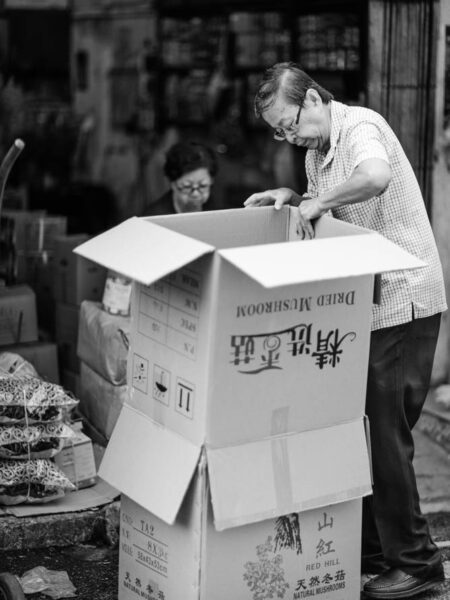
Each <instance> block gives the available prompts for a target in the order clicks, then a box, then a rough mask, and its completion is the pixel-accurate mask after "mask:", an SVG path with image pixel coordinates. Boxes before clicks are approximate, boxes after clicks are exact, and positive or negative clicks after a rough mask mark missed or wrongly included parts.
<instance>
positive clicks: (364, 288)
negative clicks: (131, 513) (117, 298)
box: [76, 207, 423, 600]
mask: <svg viewBox="0 0 450 600" xmlns="http://www.w3.org/2000/svg"><path fill="white" fill-rule="evenodd" d="M293 215H294V212H293V209H290V208H284V209H282V210H280V211H274V210H273V208H271V207H270V208H266V209H264V208H258V209H245V210H242V209H237V210H227V211H214V212H211V213H193V214H184V215H173V216H165V217H156V218H133V219H129V220H127V221H125V222H124V223H122V224H121V225H119V226H117V227H115V228H113V229H111V230H110V231H108V232H106V233H104V234H101V235H100V236H97V237H96V238H94V239H92V240H90V241H88V242H86V243H85V244H83V245H82V246H80V247H79V248H77V249H76V252H78V253H80V254H81V255H82V256H85V257H86V258H88V259H89V260H93V261H96V262H98V263H100V264H101V265H103V266H104V267H106V268H110V269H113V270H115V271H117V272H119V273H122V274H124V275H127V276H129V277H131V278H132V279H133V280H134V282H135V284H134V287H133V297H132V308H131V335H130V352H129V360H128V382H129V385H130V393H129V398H128V400H127V403H126V404H125V405H124V407H123V409H122V412H121V415H120V417H119V419H118V422H117V424H116V427H115V430H114V432H113V435H112V437H111V440H110V442H109V444H108V448H107V451H106V453H105V457H104V459H103V462H102V465H101V467H100V471H99V473H100V475H101V477H103V478H104V479H105V480H106V481H108V482H109V483H110V484H111V485H113V486H114V487H116V488H117V489H119V490H120V491H121V492H122V493H123V494H124V495H125V496H127V497H128V498H129V499H131V500H132V501H133V502H135V503H137V505H139V506H141V507H142V509H143V510H144V511H146V514H147V517H148V519H159V520H160V521H161V522H164V523H166V524H167V527H166V528H165V529H164V536H166V535H167V536H170V535H173V536H175V537H176V538H177V539H182V538H183V539H184V538H186V540H187V541H186V544H187V546H186V548H187V549H189V548H192V544H191V541H190V540H192V539H193V538H195V542H192V543H195V544H199V545H198V546H196V548H197V549H196V550H195V552H194V554H193V555H192V556H191V555H190V554H188V553H187V554H185V555H184V562H183V560H182V557H181V555H178V554H177V551H175V550H174V551H173V556H174V558H173V559H170V560H171V564H173V568H171V573H173V574H172V575H169V576H166V574H164V573H159V572H157V573H156V574H155V573H153V575H154V577H157V579H153V580H150V579H149V580H148V581H149V583H148V585H149V586H150V587H151V586H152V584H151V581H154V582H156V583H157V585H158V586H159V588H158V590H159V591H158V593H160V592H161V593H162V594H163V596H162V597H164V599H165V600H178V598H179V597H180V594H181V593H182V594H183V598H186V599H188V598H196V599H199V598H200V599H201V600H203V599H205V600H210V599H211V598H214V600H225V599H227V600H228V599H229V598H239V600H241V599H242V600H245V599H246V598H248V599H249V600H259V598H264V596H258V595H257V592H256V591H253V592H251V591H249V589H247V591H246V592H245V594H244V592H243V589H246V588H245V586H244V588H242V565H241V566H240V567H239V569H240V570H239V573H237V572H235V570H234V567H235V561H236V560H237V559H238V557H237V556H236V551H237V550H233V549H232V548H236V549H239V548H241V546H242V548H243V547H244V546H243V544H247V541H248V543H249V544H250V545H249V546H248V547H246V550H245V552H246V553H247V550H248V559H247V560H248V561H251V560H253V559H254V558H255V557H254V556H253V559H252V558H251V555H250V549H251V550H252V552H253V555H254V552H255V548H256V546H257V545H259V544H264V542H265V541H266V540H267V537H268V533H267V531H269V530H270V531H272V530H273V521H274V519H275V520H276V519H277V518H279V517H282V516H284V515H290V514H292V513H304V512H305V511H308V514H310V515H312V516H310V517H309V518H308V517H305V518H306V521H307V522H308V523H309V522H310V523H313V522H316V521H317V518H318V515H319V514H321V513H323V512H327V511H328V509H327V508H324V507H330V506H333V507H342V508H338V512H339V511H342V513H341V517H342V522H344V523H345V525H342V531H343V532H344V531H345V532H346V533H345V534H344V533H342V536H341V535H340V536H339V539H340V542H339V543H340V544H341V543H342V560H344V558H345V560H346V561H347V560H348V563H347V562H346V567H345V568H346V569H348V572H349V579H348V583H346V587H345V589H341V588H339V587H336V588H333V589H330V590H329V591H324V592H323V594H322V598H323V599H324V600H325V599H327V600H328V598H329V599H331V598H332V599H333V600H353V599H356V598H359V580H358V577H359V552H360V548H359V537H360V527H361V523H360V502H361V501H360V498H361V497H362V496H364V495H367V494H369V493H370V492H371V482H370V467H369V458H368V452H367V445H366V438H365V431H364V424H363V414H364V398H365V389H366V377H367V360H368V352H369V342H370V322H371V308H372V300H373V292H374V285H373V282H374V274H376V273H380V272H384V271H391V270H399V269H405V268H418V267H420V266H422V265H423V263H422V262H421V261H419V260H418V259H416V258H415V257H413V256H411V255H409V254H408V253H406V252H404V251H403V250H402V249H400V248H399V247H397V246H396V245H394V244H392V243H391V242H389V241H388V240H386V239H385V238H383V237H382V236H380V235H378V234H376V233H374V232H371V231H368V230H365V229H362V228H359V227H355V226H352V225H349V224H346V223H343V222H340V221H337V220H334V219H331V218H329V217H323V218H321V219H320V220H319V221H318V222H317V223H316V238H315V239H314V240H311V241H298V240H296V235H295V223H294V219H293ZM203 462H206V464H207V469H208V482H209V484H208V485H207V481H206V478H205V471H204V467H202V463H203ZM199 465H200V466H199ZM190 482H193V483H192V484H191V486H193V488H192V489H193V491H192V489H191V491H189V492H188V493H187V494H186V492H187V490H188V487H189V484H190ZM183 499H184V501H183ZM210 500H211V503H212V512H211V510H210V507H209V502H210ZM125 502H126V501H125ZM189 505H190V506H191V508H189ZM133 510H134V509H133ZM333 510H334V509H333ZM310 511H311V512H310ZM197 513H198V514H199V515H200V516H197V517H196V516H195V515H196V514H197ZM211 514H212V515H213V516H211ZM336 514H337V513H336ZM123 515H124V517H123V518H126V515H127V513H126V512H124V513H123ZM150 515H154V516H150ZM189 515H190V516H189ZM345 515H347V516H345ZM301 516H302V518H303V515H301ZM141 517H142V513H141ZM147 517H146V518H147ZM341 517H339V520H340V519H341ZM142 518H143V517H142ZM212 518H213V521H214V527H212V526H209V525H208V523H211V520H212ZM144 521H145V519H144ZM198 523H202V527H203V529H202V531H200V530H199V529H198ZM170 526H171V527H172V528H173V529H172V530H171V529H170ZM133 527H137V525H136V522H134V525H133ZM205 527H206V529H204V528H205ZM305 527H309V525H308V526H306V525H305ZM311 527H312V525H311ZM169 531H172V533H169ZM206 531H208V533H205V532H206ZM247 531H248V532H250V531H252V532H253V531H257V535H255V536H254V537H252V536H251V535H250V533H248V534H247V533H242V532H247ZM183 532H184V533H183ZM218 532H221V533H218ZM127 535H128V534H127V533H126V532H123V536H125V537H123V538H122V543H123V542H126V539H127ZM252 535H253V534H252ZM311 535H312V534H311ZM345 536H347V537H345ZM239 540H240V541H239ZM258 540H260V541H258ZM311 540H313V538H312V537H311ZM345 540H347V541H345ZM162 541H164V539H163V540H162ZM200 542H201V543H200ZM148 543H149V545H148V546H144V547H142V546H140V542H136V543H135V542H134V541H133V542H132V544H131V546H130V547H129V548H128V547H127V546H126V545H125V546H122V554H121V564H122V567H121V577H124V576H125V575H124V570H123V565H124V564H127V561H129V560H132V561H133V564H134V563H135V562H139V557H140V562H141V563H147V559H146V558H145V556H146V554H145V553H146V552H147V551H148V550H150V551H152V545H151V544H153V541H152V540H150V541H149V542H148ZM183 543H184V542H183ZM133 544H135V545H133ZM190 544H191V546H190ZM310 544H313V541H311V542H308V548H310V550H308V554H305V556H300V557H297V562H296V561H295V560H294V562H293V563H292V564H293V565H294V566H292V567H289V569H290V570H289V575H288V577H289V582H290V583H289V585H290V587H289V592H287V591H286V590H287V589H288V588H286V590H285V592H284V596H281V597H285V598H289V599H290V600H291V599H293V598H296V597H298V598H302V597H306V596H303V595H301V594H300V595H298V596H294V595H293V594H294V591H293V589H292V585H293V581H294V580H293V578H292V577H293V576H294V575H293V574H294V572H295V573H296V575H295V576H294V578H295V577H296V580H297V581H301V580H303V579H305V578H306V577H307V576H308V574H309V573H308V569H310V570H313V568H312V567H308V565H312V564H314V561H312V562H311V560H312V559H310V558H309V557H310V554H309V552H310V551H311V552H312V550H311V548H312V546H311V545H310ZM216 546H217V547H216ZM215 547H216V553H217V554H216V557H217V560H216V559H214V558H213V557H214V548H215ZM305 547H306V546H305ZM230 548H231V550H230ZM142 552H144V554H139V553H142ZM340 552H341V551H340ZM130 553H131V555H130ZM150 554H151V552H150ZM170 556H172V554H171V555H170ZM175 556H178V558H175ZM157 558H158V556H157ZM151 560H152V559H151V558H149V559H148V561H150V563H151ZM214 560H216V562H214ZM239 560H240V558H239ZM270 560H271V561H275V562H276V561H277V560H278V559H276V560H275V556H272V557H271V558H270ZM283 560H284V558H283ZM286 561H287V562H289V564H291V561H292V558H289V559H288V558H287V557H286ZM150 563H148V564H147V566H149V564H150ZM219 565H220V568H221V569H222V571H224V573H225V575H222V577H225V580H226V581H225V582H224V583H223V585H222V584H220V586H219V584H216V583H215V582H216V581H218V576H217V577H216V575H217V573H216V570H217V568H218V567H219ZM141 566H142V565H141ZM144 566H145V565H144ZM325 566H327V565H325V564H322V563H321V566H320V569H324V568H325ZM150 567H151V564H150ZM145 568H147V567H145ZM318 569H319V567H318ZM150 571H151V568H150ZM144 572H145V573H146V574H147V576H148V577H150V572H149V571H148V572H147V570H146V571H144ZM286 573H287V571H286ZM326 575H327V573H326V572H323V577H326ZM131 576H132V575H131V572H130V578H131ZM357 580H358V581H357ZM123 581H125V580H123ZM227 581H229V582H233V584H232V586H231V584H230V586H228V587H227ZM121 582H122V579H121ZM238 582H239V583H238ZM126 583H127V585H125V583H123V582H122V583H121V588H120V594H121V595H120V596H119V597H120V599H121V600H122V599H123V600H125V599H126V600H131V598H136V593H137V592H136V589H137V588H136V582H135V583H132V582H130V581H128V580H127V582H126ZM128 584H129V586H131V587H129V586H128ZM234 585H236V587H233V586H234ZM297 585H298V587H299V590H298V592H299V593H300V592H303V591H304V590H303V589H302V587H301V585H300V584H297ZM133 586H134V588H136V589H134V588H133ZM215 586H218V587H215ZM239 586H240V587H239ZM145 594H147V596H145ZM152 594H153V592H150V591H148V590H147V591H145V590H144V594H141V596H142V597H146V598H151V599H152V600H153V598H158V596H157V595H155V594H153V595H152ZM188 594H191V595H188ZM309 595H312V593H311V594H309ZM160 597H161V596H160Z"/></svg>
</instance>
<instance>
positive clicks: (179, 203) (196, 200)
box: [170, 167, 213, 212]
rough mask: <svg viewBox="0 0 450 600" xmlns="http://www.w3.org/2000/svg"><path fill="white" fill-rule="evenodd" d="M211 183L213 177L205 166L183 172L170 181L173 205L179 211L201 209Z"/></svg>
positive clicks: (206, 198)
mask: <svg viewBox="0 0 450 600" xmlns="http://www.w3.org/2000/svg"><path fill="white" fill-rule="evenodd" d="M212 183H213V179H212V177H211V175H210V174H209V171H208V169H207V168H206V167H201V168H200V169H196V170H195V171H191V172H190V173H185V174H184V175H182V176H181V177H179V178H178V179H177V180H176V181H172V183H171V184H170V185H171V188H172V192H173V198H174V203H175V207H176V208H177V209H178V210H179V211H180V212H194V211H197V210H201V209H202V206H203V204H205V202H206V201H207V200H208V198H209V194H210V192H211V185H212Z"/></svg>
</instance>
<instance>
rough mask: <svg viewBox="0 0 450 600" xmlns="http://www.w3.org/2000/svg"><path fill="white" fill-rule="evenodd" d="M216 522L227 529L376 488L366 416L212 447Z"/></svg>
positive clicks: (209, 454)
mask: <svg viewBox="0 0 450 600" xmlns="http://www.w3.org/2000/svg"><path fill="white" fill-rule="evenodd" d="M207 460H208V473H209V480H210V487H211V496H212V505H213V512H214V522H215V526H216V529H218V530H222V529H227V528H229V527H236V526H239V525H244V524H247V523H252V522H257V521H262V520H264V519H268V518H276V517H279V516H281V515H286V514H288V513H292V512H302V511H305V510H310V509H313V508H318V507H321V506H326V505H329V504H335V503H338V502H344V501H346V500H350V499H353V498H358V497H362V496H365V495H368V494H370V493H371V478H370V466H369V457H368V449H367V444H366V436H365V430H364V424H363V420H362V419H361V420H358V421H354V422H351V423H345V424H343V425H336V426H334V427H327V428H324V429H317V430H314V431H306V432H302V433H297V434H286V435H280V436H274V437H272V438H267V439H265V440H261V441H258V442H252V443H249V444H242V445H239V446H230V447H225V448H215V449H213V448H208V449H207Z"/></svg>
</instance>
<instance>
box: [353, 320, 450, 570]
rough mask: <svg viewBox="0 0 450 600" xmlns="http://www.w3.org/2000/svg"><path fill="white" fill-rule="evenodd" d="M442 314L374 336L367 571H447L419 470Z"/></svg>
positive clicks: (365, 538)
mask: <svg viewBox="0 0 450 600" xmlns="http://www.w3.org/2000/svg"><path fill="white" fill-rule="evenodd" d="M440 318H441V315H440V314H436V315H433V316H432V317H427V318H424V319H415V320H413V321H410V322H409V323H405V324H403V325H398V326H394V327H387V328H385V329H380V330H377V331H373V332H372V336H371V344H370V357H369V374H368V384H367V397H366V414H367V416H368V417H369V422H370V435H371V446H372V464H373V478H374V483H373V495H372V496H369V497H367V498H364V502H363V531H362V571H363V572H366V573H378V572H381V570H383V568H386V567H397V568H400V569H402V570H403V571H405V572H406V573H408V574H410V575H414V576H416V577H421V578H428V577H430V576H433V575H435V574H438V573H440V572H441V571H442V565H441V557H440V553H439V550H438V548H437V547H436V545H435V544H434V543H433V542H432V540H431V537H430V532H429V529H428V524H427V521H426V519H425V517H424V516H423V515H422V513H421V510H420V506H419V495H418V492H417V484H416V477H415V473H414V468H413V464H412V461H413V456H414V441H413V437H412V433H411V430H412V428H413V427H414V425H415V424H416V422H417V420H418V418H419V416H420V413H421V410H422V407H423V404H424V401H425V398H426V395H427V392H428V388H429V383H430V377H431V369H432V366H433V358H434V352H435V349H436V343H437V337H438V333H439V325H440Z"/></svg>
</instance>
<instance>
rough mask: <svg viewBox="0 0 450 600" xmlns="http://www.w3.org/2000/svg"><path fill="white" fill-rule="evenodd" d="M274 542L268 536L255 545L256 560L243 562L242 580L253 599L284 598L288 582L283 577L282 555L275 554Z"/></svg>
mask: <svg viewBox="0 0 450 600" xmlns="http://www.w3.org/2000/svg"><path fill="white" fill-rule="evenodd" d="M275 552H276V549H275V543H274V540H273V538H272V536H269V537H268V538H267V540H266V542H265V543H264V544H259V545H258V546H257V547H256V556H257V557H258V561H257V562H250V561H249V562H247V563H245V565H244V566H245V572H244V580H245V581H246V582H247V585H248V587H249V588H250V591H251V592H252V594H253V600H267V599H268V598H284V595H285V593H286V590H287V589H288V588H289V584H288V583H287V582H286V581H285V578H284V569H283V567H282V563H283V557H282V556H281V554H275Z"/></svg>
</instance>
